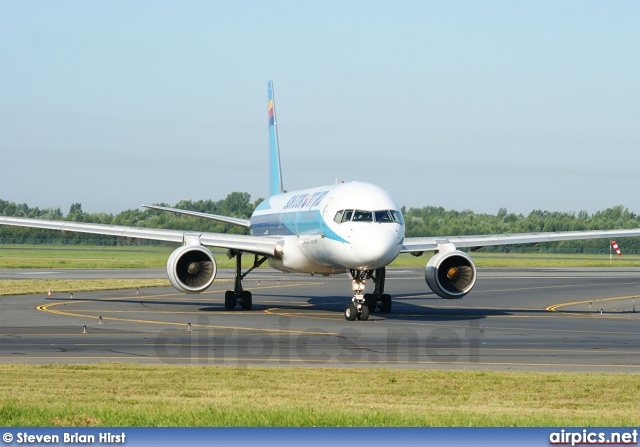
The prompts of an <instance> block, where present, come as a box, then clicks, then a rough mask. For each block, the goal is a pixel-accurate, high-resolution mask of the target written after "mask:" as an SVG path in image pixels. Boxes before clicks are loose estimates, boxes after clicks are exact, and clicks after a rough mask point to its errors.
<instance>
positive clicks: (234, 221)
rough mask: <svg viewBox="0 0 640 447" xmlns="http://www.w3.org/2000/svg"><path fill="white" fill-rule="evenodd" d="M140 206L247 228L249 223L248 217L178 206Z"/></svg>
mask: <svg viewBox="0 0 640 447" xmlns="http://www.w3.org/2000/svg"><path fill="white" fill-rule="evenodd" d="M142 207H143V208H149V209H152V210H159V211H169V212H171V213H176V214H185V215H187V216H194V217H201V218H204V219H209V220H216V221H218V222H224V223H228V224H231V225H238V226H240V227H246V228H249V225H250V224H251V222H250V221H249V219H240V218H238V217H227V216H219V215H218V214H207V213H200V212H198V211H187V210H181V209H178V208H168V207H165V206H155V205H142Z"/></svg>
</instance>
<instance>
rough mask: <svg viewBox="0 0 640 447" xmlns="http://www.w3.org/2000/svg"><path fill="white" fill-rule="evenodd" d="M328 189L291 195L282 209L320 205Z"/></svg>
mask: <svg viewBox="0 0 640 447" xmlns="http://www.w3.org/2000/svg"><path fill="white" fill-rule="evenodd" d="M328 193H329V191H318V192H314V193H310V192H309V193H305V194H296V195H295V196H293V197H291V198H290V199H289V201H288V202H287V204H286V205H285V206H284V207H283V208H282V209H285V210H287V209H292V208H305V207H307V208H313V207H314V206H318V205H320V202H321V201H322V199H324V196H326V195H327V194H328Z"/></svg>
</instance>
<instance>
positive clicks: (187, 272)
mask: <svg viewBox="0 0 640 447" xmlns="http://www.w3.org/2000/svg"><path fill="white" fill-rule="evenodd" d="M217 270H218V269H217V266H216V260H215V259H214V258H213V255H212V254H211V252H210V251H209V250H207V249H206V248H204V247H203V246H202V245H183V246H182V247H179V248H178V249H177V250H176V251H174V252H173V253H171V256H169V260H168V261H167V275H169V281H171V284H173V287H175V288H176V289H178V290H179V291H181V292H184V293H200V292H203V291H205V290H206V289H207V288H208V287H209V286H210V285H211V284H212V283H213V280H214V279H215V278H216V272H217Z"/></svg>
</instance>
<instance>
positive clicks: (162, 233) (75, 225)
mask: <svg viewBox="0 0 640 447" xmlns="http://www.w3.org/2000/svg"><path fill="white" fill-rule="evenodd" d="M0 225H11V226H17V227H29V228H43V229H47V230H60V231H72V232H78V233H92V234H104V235H108V236H120V237H126V238H131V239H150V240H154V241H167V242H177V243H183V242H184V241H185V239H187V238H189V239H195V238H198V239H199V241H200V243H201V244H202V245H206V246H210V247H220V248H227V249H232V250H240V251H244V252H249V253H254V254H260V255H265V256H273V255H274V250H275V248H276V244H277V243H278V239H277V238H271V237H260V236H247V235H243V234H224V233H206V232H194V231H183V230H164V229H160V228H143V227H126V226H122V225H106V224H94V223H85V222H68V221H65V220H42V219H27V218H17V217H5V216H0Z"/></svg>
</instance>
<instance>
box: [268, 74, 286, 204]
mask: <svg viewBox="0 0 640 447" xmlns="http://www.w3.org/2000/svg"><path fill="white" fill-rule="evenodd" d="M267 86H268V90H269V195H270V196H275V195H277V194H282V193H283V192H284V189H283V188H282V171H281V169H280V147H279V145H278V128H277V125H276V109H275V100H274V98H273V81H269V83H268V84H267Z"/></svg>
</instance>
